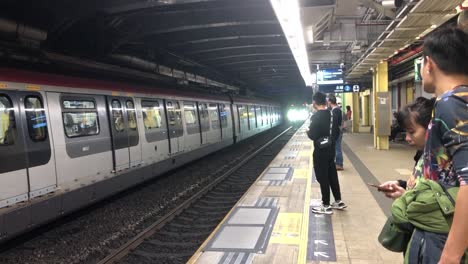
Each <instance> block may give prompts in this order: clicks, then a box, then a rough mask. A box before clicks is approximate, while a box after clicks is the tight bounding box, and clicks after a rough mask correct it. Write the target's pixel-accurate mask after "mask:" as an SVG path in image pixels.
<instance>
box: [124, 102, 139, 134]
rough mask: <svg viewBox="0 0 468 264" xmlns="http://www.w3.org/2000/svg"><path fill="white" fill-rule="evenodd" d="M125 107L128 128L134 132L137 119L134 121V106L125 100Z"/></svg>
mask: <svg viewBox="0 0 468 264" xmlns="http://www.w3.org/2000/svg"><path fill="white" fill-rule="evenodd" d="M125 105H126V107H127V115H128V127H129V128H130V129H131V130H136V129H137V119H136V111H135V105H134V104H133V102H132V101H130V100H127V102H126V103H125Z"/></svg>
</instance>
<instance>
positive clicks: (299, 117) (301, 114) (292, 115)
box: [288, 109, 309, 122]
mask: <svg viewBox="0 0 468 264" xmlns="http://www.w3.org/2000/svg"><path fill="white" fill-rule="evenodd" d="M308 116H309V113H308V112H307V110H304V109H302V110H297V109H290V110H289V111H288V120H289V121H291V122H296V121H304V120H306V119H307V117H308Z"/></svg>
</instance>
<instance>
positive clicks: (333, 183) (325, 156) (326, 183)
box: [308, 92, 346, 214]
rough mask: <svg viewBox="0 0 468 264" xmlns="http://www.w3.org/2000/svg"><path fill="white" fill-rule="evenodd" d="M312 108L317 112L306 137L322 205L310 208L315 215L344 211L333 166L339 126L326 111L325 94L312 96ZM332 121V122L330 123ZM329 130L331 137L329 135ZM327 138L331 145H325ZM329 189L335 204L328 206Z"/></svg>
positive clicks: (312, 118)
mask: <svg viewBox="0 0 468 264" xmlns="http://www.w3.org/2000/svg"><path fill="white" fill-rule="evenodd" d="M312 100H313V107H314V108H315V109H316V110H317V112H316V113H315V114H314V115H313V116H312V117H311V120H310V126H309V131H308V135H309V138H310V139H312V140H313V141H314V153H313V158H314V171H315V176H316V178H317V181H318V182H319V184H320V190H321V192H322V205H321V206H320V207H317V208H312V212H314V213H316V214H332V213H333V210H332V209H344V208H346V204H345V203H344V202H343V201H341V191H340V183H339V181H338V174H337V172H336V166H335V141H336V139H337V138H338V136H339V124H338V123H337V119H336V118H333V117H332V112H331V111H329V110H327V101H326V96H325V94H323V93H321V92H317V93H315V94H314V96H313V98H312ZM332 120H333V122H331V121H332ZM330 129H331V135H330ZM326 137H328V140H330V141H331V144H326V143H325V142H326V140H324V138H326ZM324 146H325V147H324ZM330 187H331V189H332V193H333V197H335V202H334V203H333V204H331V205H330Z"/></svg>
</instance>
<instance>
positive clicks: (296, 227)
mask: <svg viewBox="0 0 468 264" xmlns="http://www.w3.org/2000/svg"><path fill="white" fill-rule="evenodd" d="M301 222H302V214H300V213H279V214H278V218H277V219H276V224H275V227H274V228H273V233H272V234H271V237H270V244H288V245H299V243H300V240H299V235H300V231H301Z"/></svg>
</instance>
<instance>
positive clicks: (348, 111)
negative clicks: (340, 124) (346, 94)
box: [346, 105, 353, 121]
mask: <svg viewBox="0 0 468 264" xmlns="http://www.w3.org/2000/svg"><path fill="white" fill-rule="evenodd" d="M351 118H353V111H351V106H349V105H347V106H346V120H347V121H348V120H351Z"/></svg>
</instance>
